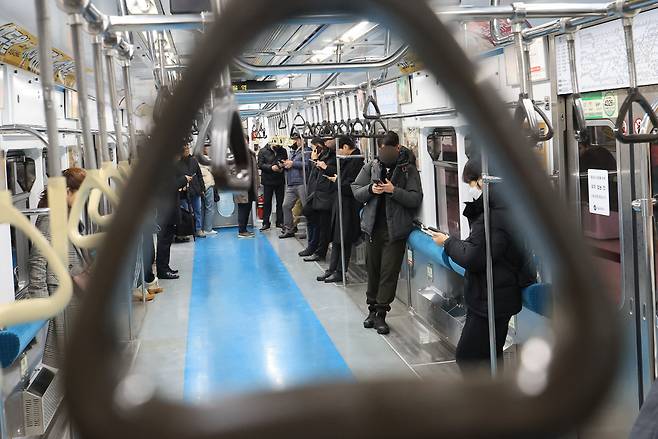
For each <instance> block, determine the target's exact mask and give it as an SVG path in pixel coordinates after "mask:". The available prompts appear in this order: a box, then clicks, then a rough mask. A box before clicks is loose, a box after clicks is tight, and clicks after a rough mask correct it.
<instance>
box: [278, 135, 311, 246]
mask: <svg viewBox="0 0 658 439" xmlns="http://www.w3.org/2000/svg"><path fill="white" fill-rule="evenodd" d="M292 140H294V142H295V143H293V144H292V147H291V149H292V154H291V156H290V160H286V161H285V162H284V165H283V166H284V168H285V169H286V180H287V182H286V196H285V198H284V202H283V233H282V234H281V236H279V238H281V239H286V238H292V237H294V236H295V233H296V232H297V227H296V226H295V224H294V217H293V214H292V210H293V208H294V207H295V204H296V203H297V201H301V203H302V205H304V204H306V186H305V185H304V173H306V174H308V173H310V167H309V164H310V162H309V159H310V158H311V149H310V148H309V147H307V146H306V145H304V139H302V138H301V136H300V135H299V134H298V133H294V134H293V135H292ZM304 167H306V169H304Z"/></svg>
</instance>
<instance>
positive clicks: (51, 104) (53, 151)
mask: <svg viewBox="0 0 658 439" xmlns="http://www.w3.org/2000/svg"><path fill="white" fill-rule="evenodd" d="M48 3H49V0H36V3H35V6H36V14H37V33H38V36H39V65H40V66H41V67H40V70H41V90H42V93H43V105H44V110H45V114H46V130H47V133H48V174H49V175H50V178H49V180H48V186H49V191H48V205H49V206H50V236H51V238H50V239H51V245H52V246H53V249H54V250H55V252H56V253H57V256H58V257H59V259H60V260H61V261H62V262H63V263H67V261H68V257H69V244H68V235H67V234H66V232H65V230H66V226H67V224H66V223H67V220H68V209H67V206H66V179H65V178H64V177H63V176H62V163H61V158H60V154H59V152H60V151H59V138H58V136H59V132H58V130H57V112H56V109H55V101H54V97H53V92H54V89H55V81H54V79H53V58H52V48H51V47H52V35H51V33H50V10H49V5H48ZM0 161H1V162H2V163H0V168H1V169H0V189H5V190H6V189H7V186H6V176H5V175H3V174H4V173H5V172H6V169H7V167H6V165H5V163H4V152H3V153H2V160H0Z"/></svg>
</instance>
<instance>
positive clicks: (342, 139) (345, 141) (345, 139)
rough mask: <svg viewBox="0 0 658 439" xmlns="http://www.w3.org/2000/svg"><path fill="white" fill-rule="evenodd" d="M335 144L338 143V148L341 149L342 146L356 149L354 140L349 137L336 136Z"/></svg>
mask: <svg viewBox="0 0 658 439" xmlns="http://www.w3.org/2000/svg"><path fill="white" fill-rule="evenodd" d="M337 142H338V146H339V147H341V146H343V145H348V146H349V147H350V148H352V149H354V148H356V144H355V143H354V139H352V137H351V136H338V140H337Z"/></svg>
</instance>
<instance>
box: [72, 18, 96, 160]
mask: <svg viewBox="0 0 658 439" xmlns="http://www.w3.org/2000/svg"><path fill="white" fill-rule="evenodd" d="M69 17H70V20H71V23H70V26H71V42H72V45H73V58H74V59H75V75H76V82H77V85H78V113H79V114H78V117H79V118H80V128H81V129H82V140H83V142H84V146H85V161H86V166H85V168H86V169H94V168H97V167H98V166H97V163H96V157H95V155H94V141H93V139H92V136H91V126H90V124H89V107H88V104H89V93H88V92H87V78H86V77H85V75H86V74H85V68H84V57H83V52H82V17H81V16H80V15H78V14H73V15H70V16H69Z"/></svg>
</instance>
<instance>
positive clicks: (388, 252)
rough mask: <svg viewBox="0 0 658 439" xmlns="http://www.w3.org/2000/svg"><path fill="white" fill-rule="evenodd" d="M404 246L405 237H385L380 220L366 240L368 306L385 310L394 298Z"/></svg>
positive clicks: (385, 233) (386, 227) (372, 308)
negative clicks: (392, 238) (391, 238)
mask: <svg viewBox="0 0 658 439" xmlns="http://www.w3.org/2000/svg"><path fill="white" fill-rule="evenodd" d="M406 247H407V241H406V240H405V239H399V240H397V241H393V242H391V241H389V234H388V226H387V225H386V222H385V221H380V222H379V225H378V226H376V227H375V230H373V232H372V236H371V237H370V242H369V243H368V254H367V260H366V265H367V267H368V290H367V292H366V296H367V298H368V300H367V302H368V309H369V310H370V311H378V312H388V311H390V310H391V303H393V301H394V300H395V292H396V290H397V287H398V278H399V276H400V270H401V269H402V261H403V259H404V253H405V250H406Z"/></svg>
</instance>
